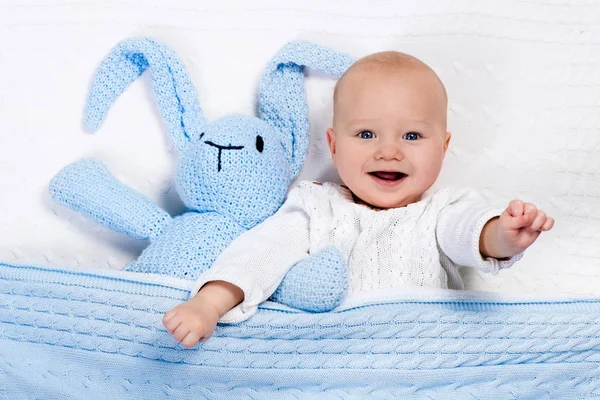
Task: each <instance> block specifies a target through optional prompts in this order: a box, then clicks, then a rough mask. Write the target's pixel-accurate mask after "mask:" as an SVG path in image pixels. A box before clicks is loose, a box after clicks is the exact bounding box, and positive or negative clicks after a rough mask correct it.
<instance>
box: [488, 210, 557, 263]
mask: <svg viewBox="0 0 600 400" xmlns="http://www.w3.org/2000/svg"><path fill="white" fill-rule="evenodd" d="M553 225H554V219H553V218H551V217H548V216H547V215H546V213H545V212H544V211H542V210H538V208H537V207H536V206H534V205H533V204H531V203H524V202H523V201H521V200H513V201H511V202H510V204H509V205H508V207H507V208H506V210H504V212H502V214H500V220H499V224H498V227H499V235H500V240H501V241H502V242H503V244H504V245H505V246H506V249H507V251H509V252H510V253H513V254H517V253H520V252H521V251H523V250H525V249H526V248H528V247H529V246H531V245H532V244H533V242H535V240H536V239H537V238H538V236H539V235H540V233H542V232H544V231H549V230H550V229H552V226H553Z"/></svg>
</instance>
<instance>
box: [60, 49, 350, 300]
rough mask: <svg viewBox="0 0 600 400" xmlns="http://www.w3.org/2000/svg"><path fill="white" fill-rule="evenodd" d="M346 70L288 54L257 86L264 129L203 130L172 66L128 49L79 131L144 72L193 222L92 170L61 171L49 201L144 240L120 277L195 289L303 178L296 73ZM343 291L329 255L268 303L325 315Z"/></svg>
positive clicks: (169, 59)
mask: <svg viewBox="0 0 600 400" xmlns="http://www.w3.org/2000/svg"><path fill="white" fill-rule="evenodd" d="M352 62H353V59H352V58H351V57H349V56H345V55H343V54H339V53H335V52H333V51H331V50H329V49H326V48H322V47H320V46H316V45H314V44H311V43H305V42H294V43H290V44H288V45H287V46H285V47H284V48H283V49H282V50H281V51H280V52H279V53H278V54H277V55H276V56H275V57H274V58H273V60H271V62H270V63H269V65H268V66H267V70H266V71H265V74H264V75H263V79H262V81H261V89H260V98H259V103H260V104H259V106H260V107H259V111H260V114H261V118H256V117H249V116H243V115H230V116H225V117H222V118H220V119H219V120H216V121H214V122H211V123H208V122H206V121H204V118H203V116H202V112H201V109H200V106H199V104H198V102H197V99H196V95H195V91H194V89H193V86H192V84H191V82H190V80H189V77H188V75H187V72H186V71H185V68H184V67H183V65H182V64H181V63H180V62H179V60H178V59H177V57H176V56H175V55H174V54H173V53H172V52H171V51H170V50H169V49H168V48H166V47H165V46H164V45H162V44H160V43H158V42H156V41H154V40H152V39H146V38H136V39H129V40H125V41H123V42H121V43H119V44H118V45H117V46H116V47H115V49H113V51H112V52H111V53H110V54H109V55H108V56H107V57H106V58H105V60H103V62H102V64H101V65H100V67H99V69H98V72H97V74H96V78H95V80H94V84H93V86H92V90H91V93H90V98H89V102H88V106H87V109H86V126H87V127H88V129H90V130H95V129H97V128H98V126H99V124H100V122H101V121H102V119H103V117H104V115H105V113H106V111H107V110H108V108H109V107H110V105H111V104H112V102H113V101H114V100H115V99H116V98H117V97H118V95H119V94H120V93H121V92H122V91H123V90H125V88H127V86H128V85H129V84H130V83H131V82H132V81H134V80H135V79H137V77H138V76H139V75H140V74H141V73H142V72H143V71H144V70H145V69H147V68H148V67H152V68H150V71H151V72H152V81H153V87H154V93H155V95H156V97H157V100H158V105H159V108H160V110H161V113H162V115H163V119H164V120H165V122H166V123H167V126H168V128H169V132H170V134H171V137H172V139H173V141H174V143H175V145H176V146H177V148H178V150H179V151H180V160H179V164H178V168H177V176H176V185H177V190H178V193H179V195H180V197H181V199H182V201H183V203H184V204H185V205H186V206H187V207H188V209H189V211H188V212H186V213H184V214H182V215H180V216H177V217H174V218H172V217H171V216H169V214H168V213H166V212H165V211H164V210H162V209H160V208H159V207H158V206H156V205H154V204H153V203H151V202H150V201H149V200H147V199H146V198H145V197H143V196H142V195H141V194H139V193H137V192H135V191H134V190H132V189H131V188H129V187H126V186H124V185H123V184H121V183H120V182H118V181H117V180H116V179H114V178H113V177H112V176H111V175H110V173H109V172H108V170H107V169H106V168H105V167H104V165H102V163H101V162H99V161H97V160H93V159H84V160H81V161H78V162H76V163H73V164H71V165H69V166H67V167H65V168H64V169H63V170H62V171H61V172H59V174H58V175H57V176H56V177H55V178H54V179H53V181H52V182H51V184H50V192H51V195H52V197H53V198H54V199H55V200H56V201H57V202H59V203H61V204H63V205H66V206H68V207H70V208H73V209H75V210H76V211H79V212H81V213H83V214H85V215H86V216H88V217H90V218H92V219H93V220H95V221H96V222H98V223H100V224H102V225H104V226H106V227H108V228H110V229H113V230H116V231H120V232H123V233H125V234H127V235H129V236H132V237H134V238H138V239H149V240H150V242H151V243H150V245H149V246H148V247H147V248H146V249H145V250H144V252H143V253H142V255H141V256H140V257H139V258H138V260H136V261H135V262H133V263H132V264H130V265H129V266H127V267H126V269H128V270H130V271H135V272H148V273H158V274H166V275H171V276H176V277H180V278H185V279H196V278H197V277H198V276H199V275H200V274H202V273H203V272H204V271H206V270H207V269H208V268H210V266H211V265H212V264H213V262H214V260H215V259H216V257H217V256H218V255H219V253H220V252H221V251H222V250H223V249H224V248H225V247H226V246H227V245H228V244H229V243H230V242H231V241H232V240H233V239H235V238H236V237H237V236H239V235H240V234H242V233H243V232H245V231H246V230H248V229H250V228H252V227H253V226H255V225H257V224H258V223H260V222H262V221H263V220H264V219H266V218H267V217H269V216H270V215H272V214H274V213H275V212H276V211H277V209H278V208H279V207H280V206H281V204H282V203H283V201H284V200H285V197H286V194H287V189H288V186H289V184H290V183H291V181H292V180H293V179H294V178H295V177H296V176H297V174H298V173H299V172H300V169H301V168H302V165H303V163H304V159H305V156H306V152H307V149H308V143H309V131H308V109H307V105H306V99H305V95H304V76H303V73H302V69H303V66H305V65H308V66H311V67H313V68H316V69H320V70H323V71H325V72H328V73H332V74H334V75H335V76H338V77H339V76H340V75H341V74H342V73H343V72H344V71H345V70H346V69H347V68H348V66H349V65H350V64H351V63H352ZM345 290H346V268H345V262H344V260H343V259H342V257H341V255H340V254H339V253H338V252H337V251H336V250H335V249H326V250H325V251H324V252H322V253H319V254H316V255H312V256H311V257H308V258H306V259H305V260H303V261H301V262H299V263H298V264H296V265H295V266H294V267H293V268H292V270H290V274H289V277H288V276H286V278H284V281H283V283H282V285H281V286H280V289H279V290H278V291H276V292H275V294H274V299H275V300H277V301H280V302H282V303H284V304H287V305H290V306H293V307H297V308H301V309H305V310H309V311H326V310H329V309H331V308H333V307H335V306H336V305H337V304H338V303H339V301H340V300H341V299H342V297H343V295H344V293H345ZM324 293H325V295H323V294H324Z"/></svg>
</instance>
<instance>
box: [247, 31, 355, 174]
mask: <svg viewBox="0 0 600 400" xmlns="http://www.w3.org/2000/svg"><path fill="white" fill-rule="evenodd" d="M353 62H354V58H353V57H351V56H349V55H347V54H343V53H339V52H336V51H334V50H332V49H329V48H326V47H322V46H319V45H316V44H314V43H310V42H303V41H296V42H290V43H288V44H286V45H285V46H284V47H283V48H281V50H280V51H279V52H278V53H277V54H276V55H275V57H273V59H271V61H270V62H269V64H268V65H267V68H266V69H265V72H264V74H263V76H262V79H261V82H260V89H259V98H258V105H259V116H260V118H262V119H263V120H265V122H267V123H268V124H269V125H271V126H273V127H274V128H276V129H277V130H278V131H279V132H281V134H282V135H284V137H283V138H282V140H281V142H282V143H283V144H284V146H286V151H287V155H288V160H289V161H290V175H291V176H290V178H291V179H294V178H295V177H296V176H297V175H298V173H299V172H300V170H301V169H302V166H303V165H304V160H305V158H306V154H307V152H308V145H309V141H310V130H309V120H308V104H307V102H306V93H305V90H304V73H303V70H304V67H309V68H313V69H316V70H319V71H322V72H325V73H328V74H331V75H333V76H334V77H336V78H339V77H340V76H342V74H343V73H344V72H345V71H346V70H347V69H348V67H350V65H352V63H353Z"/></svg>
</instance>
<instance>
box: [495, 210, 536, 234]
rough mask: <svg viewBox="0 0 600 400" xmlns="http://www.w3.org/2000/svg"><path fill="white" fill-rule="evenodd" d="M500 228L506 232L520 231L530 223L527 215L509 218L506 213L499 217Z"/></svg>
mask: <svg viewBox="0 0 600 400" xmlns="http://www.w3.org/2000/svg"><path fill="white" fill-rule="evenodd" d="M500 220H501V226H503V227H504V229H507V230H517V229H521V228H523V227H525V226H527V225H529V224H530V223H531V218H530V217H529V215H527V214H525V215H519V216H518V217H514V216H511V215H510V214H509V213H508V212H507V213H506V214H505V215H504V216H501V218H500Z"/></svg>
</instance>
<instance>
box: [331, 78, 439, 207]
mask: <svg viewBox="0 0 600 400" xmlns="http://www.w3.org/2000/svg"><path fill="white" fill-rule="evenodd" d="M444 96H445V92H444V91H443V87H442V86H441V83H440V82H439V81H438V80H437V77H436V76H435V75H434V74H433V72H432V71H430V70H427V69H425V68H415V69H409V68H407V69H398V68H393V69H391V68H359V69H357V70H355V71H352V72H350V73H349V74H348V75H347V76H345V77H344V80H343V82H340V86H339V88H338V93H337V98H336V104H335V115H334V123H333V128H330V129H328V130H327V138H328V143H329V147H330V149H331V153H332V157H333V162H334V164H335V166H336V168H337V170H338V173H339V175H340V178H341V179H342V181H343V182H344V183H345V184H346V185H347V186H348V188H349V189H350V190H351V191H352V192H353V193H354V195H355V196H357V197H358V198H359V199H361V200H362V201H364V202H365V203H368V204H371V205H373V206H376V207H379V208H392V207H403V206H406V205H407V204H410V203H413V202H416V201H418V200H420V199H421V196H422V195H423V193H424V192H425V191H426V190H427V189H429V188H430V187H431V185H433V183H434V182H435V180H436V179H437V177H438V175H439V173H440V169H441V167H442V161H443V159H444V155H445V152H446V149H447V147H448V143H449V140H450V133H449V132H446V100H445V97H444Z"/></svg>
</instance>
